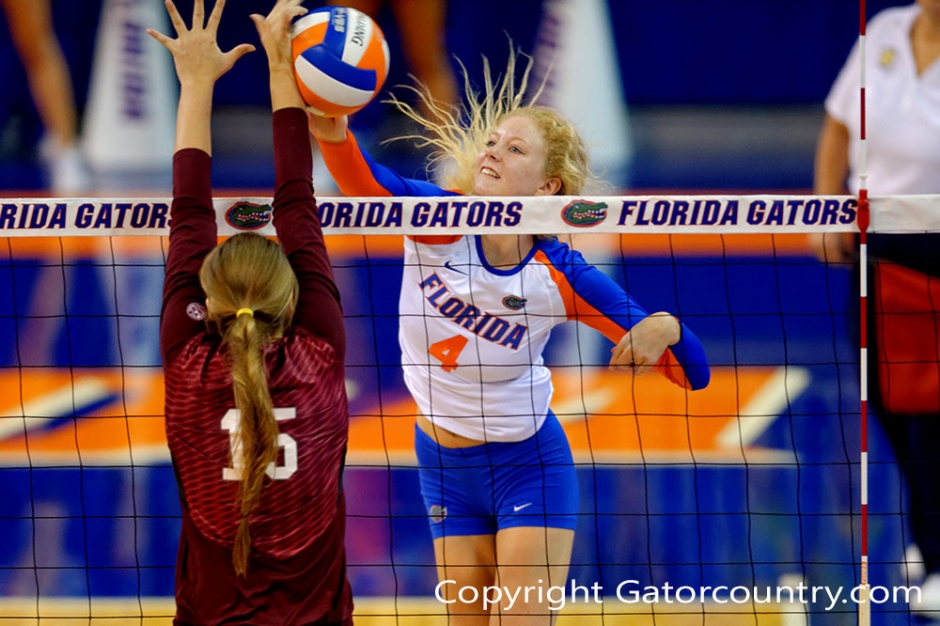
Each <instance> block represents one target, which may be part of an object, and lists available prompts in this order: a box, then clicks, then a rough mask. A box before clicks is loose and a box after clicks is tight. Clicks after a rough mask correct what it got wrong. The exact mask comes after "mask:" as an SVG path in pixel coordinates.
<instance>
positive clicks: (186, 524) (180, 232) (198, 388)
mask: <svg viewBox="0 0 940 626" xmlns="http://www.w3.org/2000/svg"><path fill="white" fill-rule="evenodd" d="M274 153H275V182H276V189H275V195H274V225H275V227H276V228H277V232H278V237H279V241H280V243H281V245H282V247H283V248H284V251H285V253H286V254H287V257H288V259H289V260H290V264H291V266H292V267H293V269H294V272H295V273H296V274H297V279H298V281H299V283H300V297H299V301H298V304H297V311H296V313H295V315H294V321H293V326H292V327H291V329H290V330H289V331H288V332H287V333H286V335H285V336H284V337H283V338H282V339H281V340H279V341H277V342H276V343H274V344H272V345H270V346H268V348H267V355H266V359H267V366H268V371H269V387H270V391H271V398H272V400H273V404H274V407H275V418H276V419H277V421H278V431H279V436H278V444H279V448H280V450H279V454H278V459H277V462H276V463H275V464H272V465H271V466H269V467H268V473H267V476H268V477H267V478H265V481H264V487H263V490H262V495H261V501H260V504H259V506H258V507H257V508H256V509H255V512H254V513H253V514H252V516H251V518H250V521H251V526H250V529H251V556H250V560H249V563H248V573H247V574H246V575H245V576H242V577H237V576H236V575H235V571H234V567H233V565H232V546H233V542H234V538H235V532H236V529H237V528H238V523H239V520H240V509H239V507H238V505H237V493H238V486H239V477H240V472H241V468H240V466H239V460H240V459H239V453H238V451H237V450H235V451H233V450H232V448H231V443H232V441H233V440H234V439H233V438H232V434H233V430H234V429H235V428H236V427H237V424H238V414H237V412H236V410H235V400H234V395H233V391H232V379H231V375H230V370H229V367H228V365H227V361H226V355H225V354H224V349H223V347H222V345H221V339H220V337H219V336H218V335H215V334H211V333H209V332H207V328H206V324H205V320H204V318H205V306H204V304H205V298H206V296H205V293H204V292H203V291H202V288H201V287H200V284H199V278H198V272H199V268H200V266H201V265H202V261H203V259H204V258H205V256H206V254H207V253H208V252H209V251H210V250H211V249H212V248H213V247H214V246H215V245H216V243H217V228H216V216H215V211H214V210H213V208H212V199H211V184H210V166H211V159H210V157H209V155H208V154H206V153H205V152H203V151H201V150H195V149H187V150H180V151H178V152H177V153H176V155H175V156H174V159H173V208H172V220H173V221H172V225H171V227H170V249H169V253H168V255H167V263H166V280H165V283H164V293H163V311H162V318H161V326H160V347H161V352H162V356H163V364H164V370H165V378H166V431H167V441H168V442H169V446H170V452H171V455H172V458H173V465H174V468H175V471H176V474H177V479H178V482H179V486H180V499H181V502H182V509H183V524H182V534H181V538H180V548H179V554H178V556H177V571H176V602H177V614H176V620H175V623H176V624H253V625H259V624H278V625H288V624H351V623H352V594H351V592H350V588H349V583H348V582H347V580H346V562H345V549H344V539H345V525H346V511H345V500H344V496H343V490H342V471H343V461H344V457H345V450H346V441H347V433H348V420H349V410H348V404H347V399H346V391H345V376H344V368H343V360H344V357H345V343H346V336H345V330H344V325H343V315H342V310H341V308H340V303H339V293H338V291H337V289H336V285H335V283H334V281H333V274H332V269H331V267H330V262H329V258H328V256H327V253H326V247H325V245H324V241H323V234H322V232H321V230H320V223H319V218H318V217H317V213H316V206H315V204H314V198H313V188H312V182H311V167H312V163H311V153H310V145H309V142H308V139H307V128H306V115H305V113H304V112H303V111H302V110H301V109H285V110H281V111H277V112H275V114H274Z"/></svg>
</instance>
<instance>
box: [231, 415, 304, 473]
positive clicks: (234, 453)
mask: <svg viewBox="0 0 940 626" xmlns="http://www.w3.org/2000/svg"><path fill="white" fill-rule="evenodd" d="M295 417H297V409H296V408H295V407H290V408H287V409H274V419H275V420H277V421H278V422H283V421H285V420H291V419H294V418H295ZM240 424H241V411H239V410H238V409H229V410H228V411H227V412H226V413H225V416H224V417H223V418H222V430H227V431H228V444H229V449H230V450H231V457H232V467H226V468H223V469H222V480H241V479H242V472H243V471H244V468H245V458H244V450H243V449H242V440H241V435H240V433H239V425H240ZM277 445H278V447H279V448H283V449H284V464H283V465H275V464H274V463H268V469H267V471H266V473H267V475H268V476H269V477H271V478H272V479H274V480H287V479H288V478H290V477H291V476H293V475H294V472H296V471H297V442H296V441H295V440H294V438H293V437H291V436H290V435H288V434H287V433H278V434H277Z"/></svg>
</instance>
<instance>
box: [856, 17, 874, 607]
mask: <svg viewBox="0 0 940 626" xmlns="http://www.w3.org/2000/svg"><path fill="white" fill-rule="evenodd" d="M865 26H866V17H865V0H859V34H858V47H859V60H860V63H859V67H860V68H861V81H860V93H861V100H862V101H861V131H860V133H859V149H858V150H859V155H858V172H859V173H858V178H859V185H858V230H859V253H858V263H859V288H860V291H859V317H860V322H861V323H860V325H859V326H860V334H861V342H860V346H861V350H860V355H859V370H860V371H861V376H860V383H861V384H860V399H861V407H860V408H861V411H860V413H859V415H860V420H861V429H860V430H861V454H860V459H859V463H860V465H859V469H860V475H861V522H862V532H861V580H860V584H861V589H860V590H859V605H858V623H859V626H870V624H871V604H870V603H869V589H870V587H869V582H868V224H869V222H870V217H871V216H870V214H869V207H868V143H867V137H866V133H865Z"/></svg>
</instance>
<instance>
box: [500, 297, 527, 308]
mask: <svg viewBox="0 0 940 626" xmlns="http://www.w3.org/2000/svg"><path fill="white" fill-rule="evenodd" d="M525 303H526V299H525V298H520V297H519V296H506V297H505V298H503V306H504V307H506V308H507V309H512V310H513V311H518V310H519V309H521V308H522V307H524V306H525Z"/></svg>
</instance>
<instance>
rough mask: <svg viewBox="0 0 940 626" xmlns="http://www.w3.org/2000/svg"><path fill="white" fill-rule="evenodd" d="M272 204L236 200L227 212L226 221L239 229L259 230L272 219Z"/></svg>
mask: <svg viewBox="0 0 940 626" xmlns="http://www.w3.org/2000/svg"><path fill="white" fill-rule="evenodd" d="M271 210H272V209H271V205H270V204H254V203H252V202H236V203H235V204H233V205H232V206H231V207H230V208H229V210H228V211H226V212H225V221H226V222H228V223H229V225H230V226H232V227H234V228H237V229H239V230H258V229H259V228H264V227H265V226H267V225H268V223H269V222H270V221H271Z"/></svg>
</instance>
